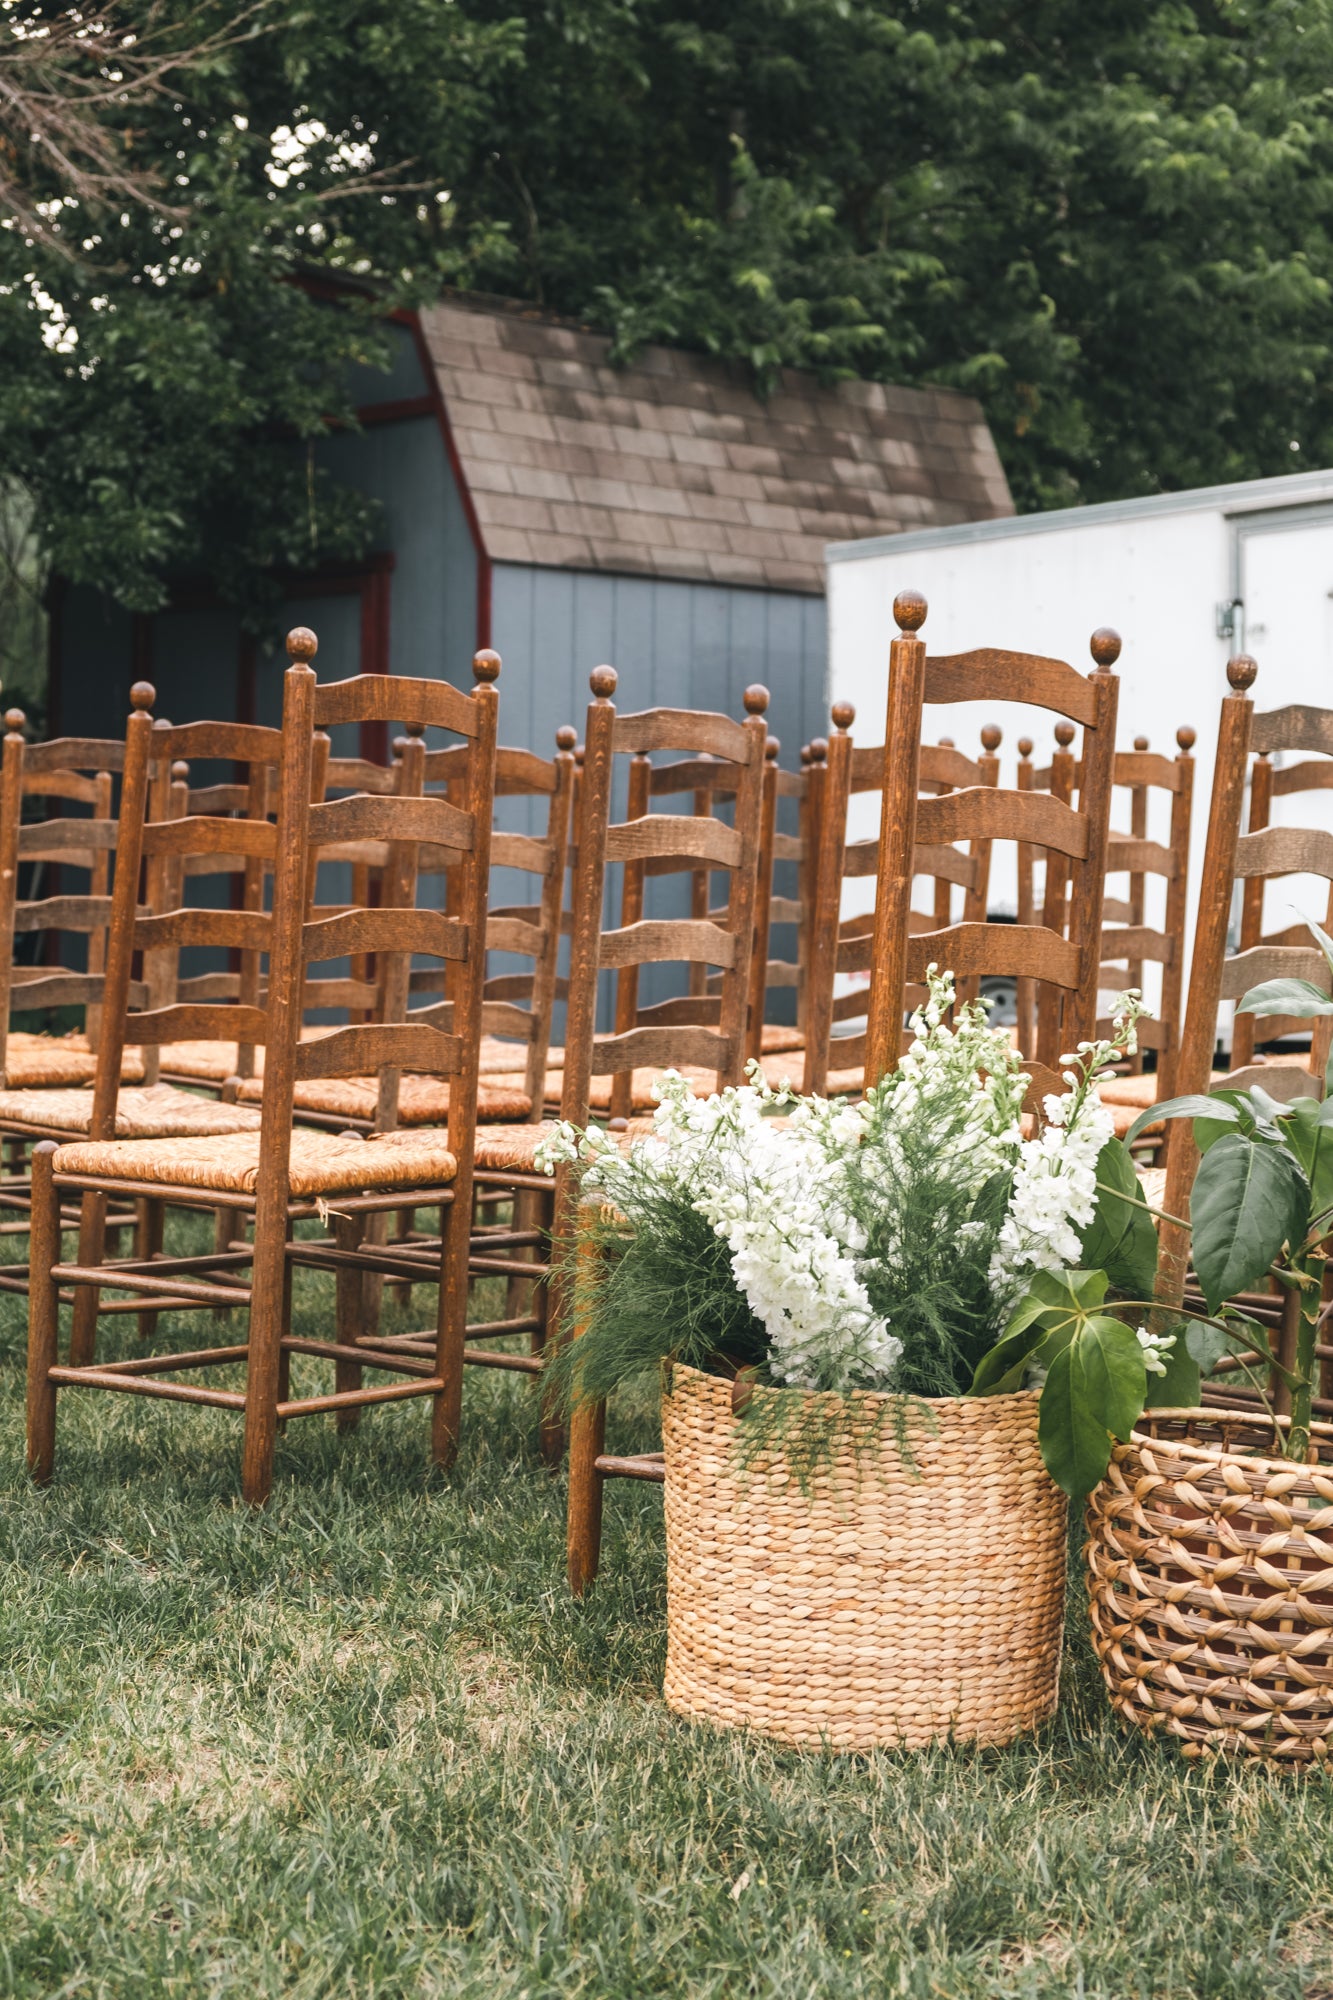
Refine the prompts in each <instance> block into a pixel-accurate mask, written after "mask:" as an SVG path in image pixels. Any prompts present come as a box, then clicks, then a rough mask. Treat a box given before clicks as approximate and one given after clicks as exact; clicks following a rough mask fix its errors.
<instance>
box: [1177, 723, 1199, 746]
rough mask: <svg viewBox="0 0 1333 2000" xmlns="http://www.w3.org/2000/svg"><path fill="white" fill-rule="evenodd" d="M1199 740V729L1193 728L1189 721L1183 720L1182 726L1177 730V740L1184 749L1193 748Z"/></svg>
mask: <svg viewBox="0 0 1333 2000" xmlns="http://www.w3.org/2000/svg"><path fill="white" fill-rule="evenodd" d="M1198 740H1199V732H1198V730H1197V729H1191V728H1190V726H1189V724H1188V722H1183V723H1182V724H1181V726H1180V728H1179V729H1178V730H1177V731H1176V742H1177V743H1178V744H1179V745H1180V747H1181V749H1182V750H1192V749H1193V748H1194V746H1195V744H1196V743H1197V742H1198Z"/></svg>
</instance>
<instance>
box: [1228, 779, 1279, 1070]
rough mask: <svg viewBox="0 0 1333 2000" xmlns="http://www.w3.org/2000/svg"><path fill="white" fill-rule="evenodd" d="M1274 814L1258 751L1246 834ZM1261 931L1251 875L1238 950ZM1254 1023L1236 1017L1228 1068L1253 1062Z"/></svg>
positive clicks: (1259, 898) (1256, 882) (1258, 880)
mask: <svg viewBox="0 0 1333 2000" xmlns="http://www.w3.org/2000/svg"><path fill="white" fill-rule="evenodd" d="M1272 810H1273V759H1272V757H1271V756H1270V755H1269V753H1268V751H1267V750H1261V751H1260V752H1259V753H1258V755H1257V756H1256V757H1255V759H1254V762H1253V763H1252V764H1251V766H1250V812H1249V820H1248V823H1247V825H1246V829H1245V830H1246V832H1247V833H1262V831H1263V829H1264V828H1265V827H1266V826H1267V825H1268V823H1269V820H1270V818H1271V816H1272ZM1263 929H1264V878H1263V876H1262V875H1251V876H1249V877H1248V878H1247V880H1246V881H1245V883H1244V884H1243V885H1242V888H1241V896H1240V949H1241V950H1242V951H1250V950H1252V949H1253V947H1254V946H1255V945H1257V944H1258V943H1259V942H1260V940H1261V938H1262V936H1263ZM1254 1037H1255V1019H1254V1016H1253V1015H1252V1014H1238V1015H1237V1016H1236V1021H1235V1026H1234V1027H1233V1029H1232V1040H1231V1067H1232V1068H1233V1069H1241V1068H1243V1067H1244V1066H1245V1065H1246V1064H1248V1063H1252V1062H1253V1061H1254Z"/></svg>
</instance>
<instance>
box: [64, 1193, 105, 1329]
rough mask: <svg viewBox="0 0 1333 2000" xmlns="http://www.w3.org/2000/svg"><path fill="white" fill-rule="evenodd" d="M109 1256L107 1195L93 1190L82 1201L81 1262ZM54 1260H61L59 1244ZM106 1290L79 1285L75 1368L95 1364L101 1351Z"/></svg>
mask: <svg viewBox="0 0 1333 2000" xmlns="http://www.w3.org/2000/svg"><path fill="white" fill-rule="evenodd" d="M105 1260H106V1196H105V1195H104V1194H98V1193H96V1192H93V1191H90V1192H88V1193H86V1194H85V1195H84V1196H83V1199H82V1201H81V1202H80V1204H79V1262H80V1263H81V1264H93V1265H96V1264H102V1263H104V1262H105ZM52 1261H53V1262H55V1263H58V1262H59V1261H60V1252H59V1248H58V1247H57V1250H56V1255H55V1257H54V1258H53V1259H52ZM101 1298H102V1294H101V1292H100V1291H99V1290H98V1289H97V1287H96V1286H95V1285H79V1286H76V1288H75V1292H74V1316H73V1319H72V1321H71V1324H70V1335H69V1362H70V1367H71V1368H87V1367H89V1366H91V1364H92V1361H93V1357H94V1356H95V1354H96V1352H97V1309H98V1306H99V1305H100V1303H101Z"/></svg>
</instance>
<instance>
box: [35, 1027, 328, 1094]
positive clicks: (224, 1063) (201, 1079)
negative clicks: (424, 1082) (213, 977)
mask: <svg viewBox="0 0 1333 2000" xmlns="http://www.w3.org/2000/svg"><path fill="white" fill-rule="evenodd" d="M332 1033H333V1030H332V1028H325V1027H319V1028H302V1030H301V1040H302V1041H303V1042H316V1041H318V1040H319V1038H320V1036H321V1035H331V1034H332ZM11 1039H12V1037H11ZM132 1054H133V1055H135V1056H138V1055H139V1051H138V1050H137V1049H134V1050H130V1049H126V1051H125V1058H126V1061H128V1060H129V1058H130V1056H131V1055H132ZM254 1056H255V1075H256V1076H262V1075H263V1074H264V1051H263V1049H262V1048H257V1049H256V1050H255V1052H254ZM238 1059H239V1049H238V1046H237V1044H236V1043H235V1042H163V1044H162V1068H163V1069H164V1070H165V1071H166V1072H167V1074H168V1075H170V1076H188V1077H189V1078H190V1079H191V1080H192V1081H193V1082H197V1083H225V1082H226V1081H227V1079H228V1077H233V1076H235V1074H236V1064H237V1061H238ZM139 1074H140V1076H142V1075H143V1069H142V1067H141V1068H140V1070H139Z"/></svg>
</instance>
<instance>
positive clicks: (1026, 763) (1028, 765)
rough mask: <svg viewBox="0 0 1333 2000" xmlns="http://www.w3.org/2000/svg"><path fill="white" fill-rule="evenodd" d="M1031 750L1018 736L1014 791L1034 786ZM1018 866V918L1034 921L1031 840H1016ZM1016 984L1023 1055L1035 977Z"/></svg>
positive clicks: (1031, 1036) (1031, 1024)
mask: <svg viewBox="0 0 1333 2000" xmlns="http://www.w3.org/2000/svg"><path fill="white" fill-rule="evenodd" d="M1032 749H1033V743H1032V738H1031V737H1030V736H1020V737H1019V739H1018V772H1017V776H1016V779H1015V786H1014V788H1015V790H1016V791H1020V792H1030V791H1033V790H1034V789H1035V787H1036V771H1035V768H1034V766H1033V762H1032ZM1017 867H1018V908H1017V912H1016V915H1017V920H1018V922H1019V923H1020V924H1024V925H1026V924H1031V923H1035V921H1036V903H1035V884H1034V876H1035V870H1036V849H1035V848H1034V847H1033V844H1032V842H1031V841H1030V840H1020V841H1019V842H1018V854H1017ZM1015 984H1016V989H1017V991H1016V1000H1017V1006H1016V1014H1017V1020H1016V1022H1015V1032H1016V1034H1017V1036H1018V1046H1019V1049H1020V1051H1021V1052H1022V1053H1023V1054H1024V1055H1026V1054H1028V1053H1029V1052H1030V1051H1031V1050H1033V1049H1035V1047H1036V1040H1037V987H1036V982H1035V980H1032V979H1029V978H1027V977H1026V976H1025V975H1020V977H1019V978H1018V979H1017V981H1016V982H1015Z"/></svg>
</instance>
